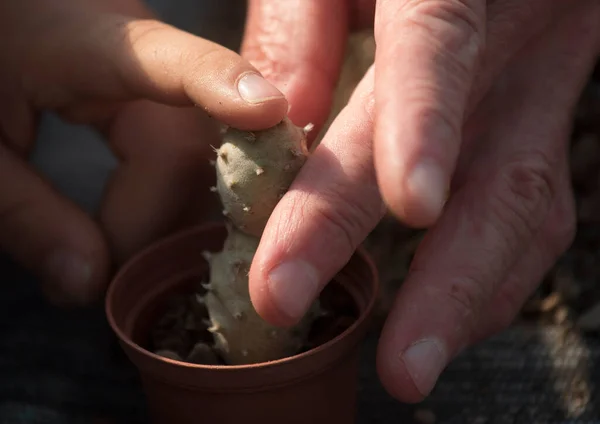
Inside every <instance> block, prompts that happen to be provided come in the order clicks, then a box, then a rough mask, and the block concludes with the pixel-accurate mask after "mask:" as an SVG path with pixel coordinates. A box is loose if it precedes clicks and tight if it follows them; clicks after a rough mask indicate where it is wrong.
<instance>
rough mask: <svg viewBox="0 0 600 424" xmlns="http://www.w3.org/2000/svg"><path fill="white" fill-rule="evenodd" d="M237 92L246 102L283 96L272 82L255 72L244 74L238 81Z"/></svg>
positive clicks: (259, 101)
mask: <svg viewBox="0 0 600 424" xmlns="http://www.w3.org/2000/svg"><path fill="white" fill-rule="evenodd" d="M238 92H239V93H240V96H241V97H242V99H244V100H245V101H247V102H248V103H262V102H264V101H267V100H271V99H277V98H281V97H284V95H283V93H282V92H281V91H279V90H278V89H277V88H276V87H275V86H274V85H273V84H271V83H270V82H268V81H267V80H266V79H264V78H263V77H262V76H260V75H258V74H255V73H248V74H245V75H244V76H243V77H242V78H240V80H239V81H238Z"/></svg>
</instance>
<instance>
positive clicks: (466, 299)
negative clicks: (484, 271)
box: [445, 277, 492, 318]
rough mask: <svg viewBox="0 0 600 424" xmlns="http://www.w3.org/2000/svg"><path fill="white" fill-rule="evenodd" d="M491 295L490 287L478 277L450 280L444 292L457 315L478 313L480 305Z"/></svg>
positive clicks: (464, 315) (463, 315)
mask: <svg viewBox="0 0 600 424" xmlns="http://www.w3.org/2000/svg"><path fill="white" fill-rule="evenodd" d="M491 295H492V288H491V287H490V286H489V285H488V284H485V282H484V281H482V280H481V279H479V278H475V277H461V278H460V279H456V280H454V281H452V282H451V283H450V285H449V287H448V289H447V291H446V292H445V297H446V299H447V301H448V302H449V305H450V306H451V307H453V309H454V310H455V312H456V313H457V314H458V316H459V317H461V318H464V317H468V316H472V315H475V316H477V315H479V313H480V310H481V305H483V304H484V303H485V301H486V300H487V299H489V298H490V296H491Z"/></svg>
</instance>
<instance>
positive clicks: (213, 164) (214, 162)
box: [208, 159, 217, 166]
mask: <svg viewBox="0 0 600 424" xmlns="http://www.w3.org/2000/svg"><path fill="white" fill-rule="evenodd" d="M208 163H209V164H210V166H216V165H217V161H216V160H214V159H211V160H209V161H208Z"/></svg>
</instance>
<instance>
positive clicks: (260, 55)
mask: <svg viewBox="0 0 600 424" xmlns="http://www.w3.org/2000/svg"><path fill="white" fill-rule="evenodd" d="M288 55H289V51H288V50H287V49H285V48H284V46H282V45H281V44H279V43H274V42H271V43H263V44H258V43H252V44H248V45H246V46H244V49H243V51H242V57H244V58H245V59H246V60H248V61H249V62H250V63H252V65H253V66H254V67H256V69H258V71H259V72H260V73H261V74H262V75H263V77H265V78H266V79H274V80H277V79H284V78H286V77H288V76H289V75H290V74H291V73H292V68H291V67H290V66H289V65H288V64H287V63H286V62H285V61H283V60H281V59H280V58H285V57H287V56H288Z"/></svg>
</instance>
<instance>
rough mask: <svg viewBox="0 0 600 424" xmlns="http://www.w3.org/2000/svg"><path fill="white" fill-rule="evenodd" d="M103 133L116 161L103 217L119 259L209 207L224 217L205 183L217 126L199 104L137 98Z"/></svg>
mask: <svg viewBox="0 0 600 424" xmlns="http://www.w3.org/2000/svg"><path fill="white" fill-rule="evenodd" d="M107 136H108V139H109V141H110V145H111V148H112V150H113V151H114V152H115V154H116V156H117V157H118V158H119V162H120V163H119V166H118V168H117V169H116V170H115V172H114V173H113V175H112V176H111V180H110V182H109V184H108V186H107V188H106V191H105V195H104V198H103V201H102V206H101V211H100V220H101V222H102V225H103V228H104V231H105V233H106V235H107V237H108V240H109V243H110V246H111V251H112V252H113V255H114V259H115V260H116V262H117V263H122V262H123V261H125V260H126V259H128V258H129V257H130V256H131V255H132V254H134V253H136V252H137V251H139V250H140V249H141V248H143V247H144V246H146V245H148V244H149V243H150V242H152V241H154V240H156V239H158V238H160V237H163V236H165V235H167V234H169V233H171V232H173V231H176V230H178V229H181V228H183V227H186V226H188V225H191V224H197V223H199V222H201V221H202V219H209V218H210V217H211V216H210V213H211V212H215V215H216V213H217V212H218V214H219V217H221V213H220V212H221V209H220V208H219V207H218V205H219V202H218V197H217V196H214V193H210V192H209V189H208V188H209V187H210V186H211V185H214V180H215V170H214V167H212V166H211V165H210V163H209V158H211V157H212V156H213V155H214V152H213V151H212V149H211V147H210V145H214V146H216V145H218V143H219V133H218V128H216V126H215V125H213V122H211V121H210V120H209V118H207V117H206V116H205V115H203V114H202V113H200V112H199V111H198V110H197V109H194V108H175V107H169V106H165V105H161V104H157V103H151V102H147V101H140V102H135V103H132V104H130V105H128V106H127V107H125V108H123V109H122V110H121V111H120V113H119V114H118V115H117V116H116V117H115V119H113V121H112V125H111V127H110V129H109V130H108V131H107ZM211 206H212V208H211Z"/></svg>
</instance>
